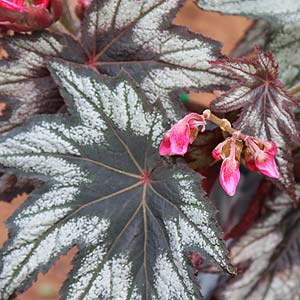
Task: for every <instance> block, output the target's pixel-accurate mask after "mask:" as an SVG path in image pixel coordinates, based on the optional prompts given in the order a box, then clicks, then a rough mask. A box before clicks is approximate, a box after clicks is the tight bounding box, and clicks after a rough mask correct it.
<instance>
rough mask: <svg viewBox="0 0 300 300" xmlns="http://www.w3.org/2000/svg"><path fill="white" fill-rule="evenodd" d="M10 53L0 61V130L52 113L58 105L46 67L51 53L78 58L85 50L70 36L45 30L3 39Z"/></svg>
mask: <svg viewBox="0 0 300 300" xmlns="http://www.w3.org/2000/svg"><path fill="white" fill-rule="evenodd" d="M3 46H4V48H5V49H6V50H7V51H8V53H9V54H10V58H9V59H8V60H1V61H0V102H2V103H5V104H6V108H5V111H4V113H3V115H2V116H0V134H1V133H4V132H7V131H9V130H11V129H12V128H14V127H16V126H19V125H21V124H22V123H23V122H24V121H25V120H28V119H29V118H30V117H31V116H32V115H34V114H41V113H54V112H56V111H57V110H58V109H59V108H60V107H61V106H62V103H63V101H62V99H61V97H60V95H59V92H58V89H57V86H56V84H55V83H54V82H53V80H52V78H51V76H50V73H49V71H48V69H47V66H46V63H47V59H49V58H51V57H56V58H61V59H65V60H70V61H72V62H82V61H84V60H85V58H84V57H85V54H84V51H83V50H82V48H81V47H80V45H79V44H78V43H77V42H75V41H74V40H73V39H72V38H71V37H69V36H66V35H63V36H58V35H55V34H50V33H49V32H43V33H34V34H32V35H21V34H16V35H15V36H13V37H10V38H9V37H7V38H5V39H4V41H3Z"/></svg>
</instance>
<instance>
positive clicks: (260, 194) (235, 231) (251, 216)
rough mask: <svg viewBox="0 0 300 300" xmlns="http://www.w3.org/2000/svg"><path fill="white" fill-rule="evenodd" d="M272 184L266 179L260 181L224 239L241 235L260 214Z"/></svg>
mask: <svg viewBox="0 0 300 300" xmlns="http://www.w3.org/2000/svg"><path fill="white" fill-rule="evenodd" d="M271 187H272V184H271V183H270V182H268V181H262V182H261V183H260V185H259V187H258V189H257V191H256V193H255V195H254V196H253V199H252V201H251V203H250V205H249V207H248V209H247V210H246V212H245V213H244V215H243V216H242V218H241V220H240V222H239V223H238V224H237V225H235V226H234V227H232V229H231V230H230V231H229V232H228V233H227V234H225V236H224V239H225V240H228V239H236V238H239V237H241V236H242V235H243V234H244V233H245V232H246V231H247V230H248V229H249V228H251V226H252V225H253V222H254V221H255V220H256V219H257V218H258V217H259V216H260V214H261V211H262V209H263V204H264V200H265V199H266V197H267V196H268V194H269V193H270V189H271Z"/></svg>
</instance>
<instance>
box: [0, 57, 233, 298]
mask: <svg viewBox="0 0 300 300" xmlns="http://www.w3.org/2000/svg"><path fill="white" fill-rule="evenodd" d="M51 70H52V74H53V76H54V78H55V80H56V82H57V83H58V84H59V86H60V88H61V92H62V95H63V96H64V98H65V100H66V103H67V105H68V108H69V112H70V114H71V116H69V117H68V116H65V117H58V116H57V117H53V116H51V117H47V116H44V117H39V118H36V120H34V121H31V122H30V123H29V124H27V125H26V126H25V127H24V128H18V129H15V130H14V131H13V132H12V133H10V134H8V135H7V136H6V137H5V138H2V140H1V143H0V163H2V164H4V165H6V166H7V167H8V168H10V169H13V170H17V171H18V172H19V173H21V174H23V175H24V174H27V175H30V176H34V177H38V178H39V179H42V180H43V181H44V182H45V184H44V185H43V186H42V187H41V188H39V189H36V190H35V191H34V192H33V193H32V194H31V196H30V198H29V199H28V200H27V201H26V202H25V203H24V204H23V205H22V206H21V208H19V209H18V211H17V212H16V213H15V214H14V215H13V216H12V217H11V218H10V219H9V221H8V227H9V228H10V239H9V240H8V241H7V242H6V244H5V246H4V249H3V250H2V256H1V263H0V265H1V266H2V268H1V272H0V296H1V299H3V300H5V299H9V297H11V296H12V295H14V294H18V293H19V292H20V291H22V290H24V289H26V288H27V287H28V286H30V283H31V282H32V280H34V279H35V278H36V277H37V274H38V272H39V271H43V272H45V271H47V269H48V268H49V267H50V265H51V264H52V263H53V262H54V261H55V260H56V259H57V258H58V257H59V256H60V255H61V254H62V253H65V252H66V251H67V250H68V249H70V248H71V247H72V246H73V245H77V247H78V249H79V250H78V254H77V256H76V259H75V261H74V268H73V270H72V272H71V274H70V275H69V278H68V280H67V281H66V282H65V284H64V286H63V289H62V299H70V300H76V299H78V300H79V299H80V300H88V299H93V300H94V299H109V300H114V299H120V300H121V299H122V300H123V299H157V300H159V299H170V300H171V299H178V300H179V299H180V300H184V299H186V300H190V299H195V300H196V299H199V297H200V293H199V286H198V283H197V281H196V280H194V278H193V268H192V266H189V265H188V261H187V256H188V254H189V251H197V252H199V253H200V254H201V256H202V257H204V258H206V259H207V260H208V261H209V262H211V263H214V264H217V265H218V266H220V267H221V268H223V269H224V270H226V271H228V272H234V269H233V268H232V267H231V265H230V263H229V261H228V258H227V255H226V248H225V246H224V244H223V242H222V240H221V239H220V232H219V229H218V226H217V225H216V221H215V217H214V211H213V209H212V207H211V206H210V204H209V202H208V200H207V199H206V196H205V193H204V192H203V191H202V190H201V189H200V187H199V181H200V180H201V176H200V175H199V174H197V173H195V172H194V171H192V170H190V169H188V168H187V167H186V166H184V165H180V164H175V165H174V164H173V163H170V162H168V160H166V159H162V158H160V157H159V155H158V150H157V147H158V145H159V143H160V141H161V137H162V134H163V132H164V131H165V130H166V128H165V126H164V125H163V113H162V111H161V109H160V108H158V107H156V106H153V105H151V106H150V105H149V104H148V101H145V100H144V95H143V94H142V93H141V92H139V91H138V90H136V89H135V88H133V84H132V83H131V80H129V79H128V78H127V75H126V74H123V73H121V74H120V76H119V77H118V78H117V79H112V78H111V77H107V76H105V75H99V74H98V73H97V72H96V71H94V70H92V69H90V68H88V67H84V66H79V65H73V64H70V63H66V62H64V61H52V63H51Z"/></svg>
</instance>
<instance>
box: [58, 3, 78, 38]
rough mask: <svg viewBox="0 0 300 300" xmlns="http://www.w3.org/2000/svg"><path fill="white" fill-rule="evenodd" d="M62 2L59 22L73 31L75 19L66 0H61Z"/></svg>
mask: <svg viewBox="0 0 300 300" xmlns="http://www.w3.org/2000/svg"><path fill="white" fill-rule="evenodd" d="M63 2H64V10H63V14H62V16H61V18H60V22H61V24H62V25H63V26H64V27H65V28H66V29H67V30H68V31H69V32H70V33H73V34H74V33H75V30H76V29H75V20H74V19H73V17H72V12H71V10H70V5H69V3H68V0H63Z"/></svg>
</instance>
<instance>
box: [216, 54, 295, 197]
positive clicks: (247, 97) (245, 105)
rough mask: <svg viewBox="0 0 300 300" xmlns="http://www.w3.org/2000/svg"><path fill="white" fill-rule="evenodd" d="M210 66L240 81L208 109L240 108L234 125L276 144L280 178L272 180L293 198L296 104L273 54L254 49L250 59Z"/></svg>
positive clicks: (228, 109) (220, 110)
mask: <svg viewBox="0 0 300 300" xmlns="http://www.w3.org/2000/svg"><path fill="white" fill-rule="evenodd" d="M213 66H214V68H217V69H219V70H221V71H223V72H224V73H226V72H227V73H228V74H231V76H233V77H235V78H237V79H238V80H239V84H237V85H235V86H233V87H232V88H231V89H230V90H228V91H227V92H225V93H224V94H222V95H221V96H220V97H218V98H216V99H215V100H213V101H212V103H211V109H212V110H213V111H215V112H217V113H225V112H230V111H237V110H239V111H240V113H239V118H238V119H237V120H236V121H235V123H234V124H233V125H234V126H235V127H236V128H238V129H239V130H241V131H242V132H243V133H244V134H248V135H252V136H255V137H258V138H260V139H263V140H266V141H270V140H272V141H274V142H275V143H276V145H277V148H278V153H277V155H276V161H277V165H278V168H279V172H280V178H279V179H278V180H276V181H275V183H277V185H278V186H279V187H280V188H281V189H283V190H285V191H287V192H288V193H289V194H290V196H291V197H292V198H294V199H295V188H294V184H295V181H294V175H293V161H292V157H291V151H290V149H291V148H292V147H293V146H295V145H297V144H298V143H299V132H298V124H297V122H296V120H295V116H294V111H293V110H294V109H295V108H296V106H297V105H296V104H295V102H294V101H293V100H292V99H291V98H290V97H289V96H288V95H287V93H286V92H285V90H284V89H283V88H282V85H281V83H280V82H279V80H278V66H277V65H276V64H275V62H274V58H273V56H272V54H271V53H265V52H263V51H261V50H260V49H256V51H255V57H253V58H251V59H226V60H223V61H217V62H215V63H213Z"/></svg>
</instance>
